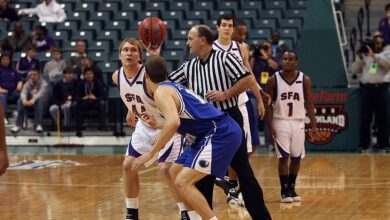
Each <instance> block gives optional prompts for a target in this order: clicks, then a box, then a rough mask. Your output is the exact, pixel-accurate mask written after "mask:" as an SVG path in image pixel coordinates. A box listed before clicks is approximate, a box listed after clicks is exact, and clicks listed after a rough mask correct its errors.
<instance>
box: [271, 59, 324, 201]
mask: <svg viewBox="0 0 390 220" xmlns="http://www.w3.org/2000/svg"><path fill="white" fill-rule="evenodd" d="M297 65H298V58H297V54H296V53H295V52H293V51H286V52H284V53H283V56H282V70H281V71H280V72H276V73H275V75H273V76H272V77H271V78H270V79H269V80H268V83H267V93H268V94H269V95H270V96H271V98H272V101H273V103H272V105H270V106H267V119H268V123H269V125H268V126H269V127H270V133H271V136H272V138H273V140H274V142H275V145H276V146H275V149H276V155H277V157H278V158H279V165H278V170H279V179H280V187H281V192H280V193H281V202H300V201H301V197H300V196H298V195H297V193H296V192H295V182H296V178H297V175H298V172H299V168H300V162H301V158H303V157H304V156H305V148H304V142H305V122H304V120H305V115H306V112H307V115H308V117H309V119H310V125H311V131H310V132H311V133H312V135H311V137H318V131H317V126H316V119H315V114H314V105H313V102H312V100H311V80H310V78H309V77H308V76H306V75H304V74H303V73H302V72H300V71H297V70H296V68H297ZM289 158H291V160H290V164H288V159H289Z"/></svg>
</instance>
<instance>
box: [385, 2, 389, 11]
mask: <svg viewBox="0 0 390 220" xmlns="http://www.w3.org/2000/svg"><path fill="white" fill-rule="evenodd" d="M388 10H390V3H388V4H386V5H385V11H388Z"/></svg>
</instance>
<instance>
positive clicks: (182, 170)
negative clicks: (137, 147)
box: [132, 56, 242, 220]
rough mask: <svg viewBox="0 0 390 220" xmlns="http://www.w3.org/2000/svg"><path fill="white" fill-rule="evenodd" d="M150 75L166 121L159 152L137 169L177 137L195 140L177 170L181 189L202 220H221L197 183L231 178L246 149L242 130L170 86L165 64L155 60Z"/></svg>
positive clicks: (147, 155) (141, 159) (179, 88)
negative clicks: (230, 169)
mask: <svg viewBox="0 0 390 220" xmlns="http://www.w3.org/2000/svg"><path fill="white" fill-rule="evenodd" d="M145 69H146V79H147V80H146V81H147V86H148V89H150V91H151V92H152V93H153V97H154V100H155V102H156V105H157V108H158V109H159V110H160V112H161V114H162V115H164V118H165V121H164V124H163V126H162V131H161V133H160V135H159V137H158V138H157V139H156V142H155V143H154V144H153V149H152V150H151V151H150V152H148V153H145V154H144V155H142V156H140V157H139V158H137V159H135V160H134V161H133V163H132V167H133V168H134V169H138V167H139V166H140V165H142V164H144V163H145V162H146V161H148V160H150V159H151V158H152V157H153V155H154V154H155V153H157V152H159V151H160V149H162V148H163V147H164V146H165V145H166V143H167V142H168V140H170V139H171V138H172V136H173V135H174V134H175V132H176V131H177V132H179V133H180V134H182V135H183V136H191V137H192V141H193V142H192V143H193V144H192V145H191V147H189V148H187V149H186V150H185V151H184V153H183V154H181V155H180V156H179V158H178V159H177V161H176V162H175V164H174V165H173V166H172V169H173V170H174V171H175V172H174V173H175V174H176V176H175V186H176V188H177V189H178V191H179V192H180V194H181V196H182V197H183V198H184V200H185V201H187V202H188V203H189V204H190V205H191V206H192V208H194V209H195V211H197V212H198V213H199V214H200V216H201V217H202V219H210V220H215V219H217V217H216V216H215V215H214V213H213V212H212V210H211V208H210V207H209V205H208V203H207V201H206V199H205V198H204V196H203V195H202V194H201V193H200V192H199V190H198V189H197V188H196V186H195V183H196V182H198V181H199V180H200V179H202V178H203V177H205V176H206V175H209V174H211V175H213V176H218V177H223V176H224V175H225V173H226V171H227V168H228V166H229V164H230V162H231V160H232V158H233V156H234V154H235V153H236V151H237V150H238V148H239V146H240V144H241V141H242V132H241V128H240V126H239V125H238V124H237V123H236V122H235V121H234V120H233V119H232V118H231V117H230V116H228V114H227V113H223V112H222V111H220V110H218V109H216V108H215V107H214V106H213V105H212V104H210V103H208V102H207V101H205V100H203V99H202V98H201V97H199V96H198V95H196V94H195V93H194V92H193V91H191V90H189V89H187V88H185V87H184V86H182V85H179V84H175V83H173V82H170V81H168V70H167V64H166V62H165V60H164V59H163V58H161V57H159V56H150V57H149V58H148V59H147V60H146V62H145ZM143 117H144V120H148V119H149V120H151V121H152V120H153V117H150V115H148V114H147V113H145V114H144V115H143Z"/></svg>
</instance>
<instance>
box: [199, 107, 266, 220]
mask: <svg viewBox="0 0 390 220" xmlns="http://www.w3.org/2000/svg"><path fill="white" fill-rule="evenodd" d="M225 112H226V113H228V114H229V115H230V116H231V117H232V118H233V119H234V120H235V121H236V122H237V123H238V124H239V125H240V127H241V128H242V127H243V118H242V114H241V112H240V110H239V108H238V107H233V108H230V109H228V110H225ZM242 134H243V135H242V136H243V139H242V143H241V145H240V148H239V149H238V151H237V152H236V154H235V155H234V157H233V159H232V162H231V163H230V166H231V167H232V168H233V169H234V171H236V173H237V177H238V180H239V182H240V190H241V193H242V196H243V199H244V202H245V207H246V209H247V210H248V212H249V214H250V216H251V217H252V219H255V220H268V219H271V215H270V214H269V212H268V209H267V207H266V206H265V203H264V198H263V190H262V189H261V187H260V184H259V183H258V182H257V179H256V177H255V175H254V173H253V170H252V167H251V165H250V164H249V158H248V152H247V146H246V141H245V138H244V132H242ZM214 180H215V177H212V176H210V175H208V176H206V177H205V178H203V179H201V180H200V181H199V182H198V183H197V184H196V186H197V187H198V189H199V190H200V191H201V192H202V194H203V195H204V196H205V197H206V199H207V202H208V203H209V205H210V207H212V200H213V189H214Z"/></svg>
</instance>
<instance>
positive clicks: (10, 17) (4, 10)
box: [0, 0, 19, 21]
mask: <svg viewBox="0 0 390 220" xmlns="http://www.w3.org/2000/svg"><path fill="white" fill-rule="evenodd" d="M1 20H4V21H18V20H19V16H18V14H17V13H16V10H15V9H13V8H10V7H9V6H8V3H7V0H0V21H1Z"/></svg>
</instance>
